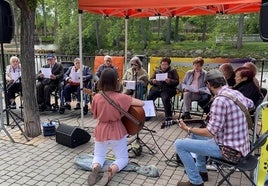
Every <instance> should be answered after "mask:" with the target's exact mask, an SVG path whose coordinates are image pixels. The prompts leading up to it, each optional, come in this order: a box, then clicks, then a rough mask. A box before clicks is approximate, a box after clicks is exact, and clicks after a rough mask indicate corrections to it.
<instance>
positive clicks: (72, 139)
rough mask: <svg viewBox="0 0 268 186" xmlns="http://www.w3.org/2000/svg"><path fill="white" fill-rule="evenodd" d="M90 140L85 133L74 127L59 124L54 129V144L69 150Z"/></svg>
mask: <svg viewBox="0 0 268 186" xmlns="http://www.w3.org/2000/svg"><path fill="white" fill-rule="evenodd" d="M90 138H91V136H90V134H89V133H88V132H87V131H85V130H83V129H80V128H77V127H74V126H69V125H66V124H60V125H59V127H58V128H57V129H56V142H57V143H59V144H61V145H64V146H67V147H70V148H75V147H77V146H79V145H82V144H84V143H87V142H88V141H89V140H90Z"/></svg>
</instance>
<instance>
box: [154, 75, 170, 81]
mask: <svg viewBox="0 0 268 186" xmlns="http://www.w3.org/2000/svg"><path fill="white" fill-rule="evenodd" d="M155 78H156V80H157V81H165V80H166V79H167V78H168V73H160V74H156V75H155Z"/></svg>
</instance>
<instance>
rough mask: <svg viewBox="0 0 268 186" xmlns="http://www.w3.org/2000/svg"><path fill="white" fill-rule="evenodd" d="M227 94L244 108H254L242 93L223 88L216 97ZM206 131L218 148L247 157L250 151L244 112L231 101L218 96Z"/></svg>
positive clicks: (212, 106)
mask: <svg viewBox="0 0 268 186" xmlns="http://www.w3.org/2000/svg"><path fill="white" fill-rule="evenodd" d="M221 94H229V95H231V96H233V97H236V98H237V99H238V100H239V101H240V102H241V103H242V104H243V105H244V106H245V107H247V108H252V107H254V104H253V102H252V101H251V100H250V99H248V98H246V97H244V96H243V94H242V93H240V92H239V91H236V90H232V89H229V88H227V86H224V87H222V88H221V89H220V91H219V92H218V95H221ZM207 129H208V130H209V131H210V132H211V134H213V135H214V139H215V141H216V143H217V144H218V145H219V146H228V147H231V148H232V149H235V150H237V151H239V152H241V153H242V155H243V156H245V155H247V153H248V152H249V150H250V143H249V134H248V123H247V119H246V116H245V114H244V112H243V111H242V110H241V109H240V107H239V106H238V105H237V104H236V103H235V102H234V101H232V100H231V99H229V98H226V97H223V96H218V97H216V98H215V99H214V101H213V103H212V105H211V108H210V119H209V122H208V125H207Z"/></svg>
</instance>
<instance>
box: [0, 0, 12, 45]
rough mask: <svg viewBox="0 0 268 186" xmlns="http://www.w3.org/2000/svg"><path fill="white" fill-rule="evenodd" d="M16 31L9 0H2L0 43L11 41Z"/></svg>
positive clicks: (0, 6) (0, 5) (0, 4)
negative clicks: (7, 0)
mask: <svg viewBox="0 0 268 186" xmlns="http://www.w3.org/2000/svg"><path fill="white" fill-rule="evenodd" d="M13 33H14V19H13V13H12V10H11V7H10V5H9V3H8V2H6V1H2V0H1V1H0V43H10V41H11V39H12V37H13Z"/></svg>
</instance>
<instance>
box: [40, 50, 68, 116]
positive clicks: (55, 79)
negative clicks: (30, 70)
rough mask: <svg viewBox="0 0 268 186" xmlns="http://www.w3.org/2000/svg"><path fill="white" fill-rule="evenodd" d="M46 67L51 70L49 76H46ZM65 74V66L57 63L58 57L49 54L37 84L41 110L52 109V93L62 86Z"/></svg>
mask: <svg viewBox="0 0 268 186" xmlns="http://www.w3.org/2000/svg"><path fill="white" fill-rule="evenodd" d="M45 68H49V71H51V75H49V77H45V75H46V73H45V71H46V69H45ZM42 70H43V72H42ZM46 72H47V71H46ZM63 74H64V69H63V66H62V65H61V64H58V63H56V57H55V56H54V54H48V55H47V64H46V65H44V66H43V67H42V68H41V70H40V71H39V73H38V75H37V80H38V82H37V85H36V92H37V102H38V105H39V109H40V111H44V110H47V111H49V110H51V104H50V94H51V93H52V92H53V91H54V90H55V89H56V88H58V87H59V86H60V83H61V81H62V78H63Z"/></svg>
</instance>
